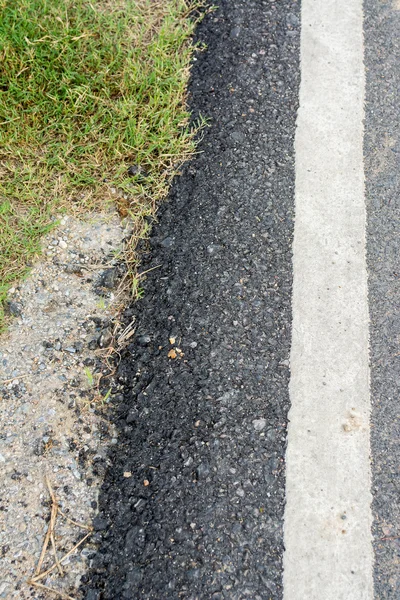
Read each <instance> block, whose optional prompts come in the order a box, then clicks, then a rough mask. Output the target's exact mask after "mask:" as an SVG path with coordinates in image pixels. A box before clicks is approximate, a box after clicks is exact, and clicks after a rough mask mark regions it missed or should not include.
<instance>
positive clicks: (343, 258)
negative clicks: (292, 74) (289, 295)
mask: <svg viewBox="0 0 400 600" xmlns="http://www.w3.org/2000/svg"><path fill="white" fill-rule="evenodd" d="M363 102H364V65H363V12H362V0H302V33H301V86H300V109H299V114H298V123H297V132H296V141H295V147H296V218H295V234H294V256H293V269H294V288H293V334H292V349H291V383H290V395H291V402H292V408H291V410H290V414H289V418H290V423H289V429H288V448H287V470H286V492H287V504H286V510H285V547H286V551H285V556H284V575H283V581H284V599H285V600H370V599H372V598H373V581H372V564H373V554H372V543H371V542H372V540H371V508H370V505H371V493H370V460H369V454H370V446H369V413H370V398H369V366H368V301H367V270H366V260H365V225H366V224H365V220H366V216H365V204H364V170H363V117H364V112H363Z"/></svg>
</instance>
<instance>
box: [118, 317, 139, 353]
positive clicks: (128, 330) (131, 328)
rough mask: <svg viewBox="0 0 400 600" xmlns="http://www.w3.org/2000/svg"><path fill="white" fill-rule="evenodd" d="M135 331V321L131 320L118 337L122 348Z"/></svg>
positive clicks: (119, 345)
mask: <svg viewBox="0 0 400 600" xmlns="http://www.w3.org/2000/svg"><path fill="white" fill-rule="evenodd" d="M135 331H136V328H135V322H134V321H131V323H129V325H127V326H126V327H125V329H124V330H123V331H122V333H121V334H120V335H119V336H118V337H117V343H118V347H119V348H121V346H123V345H124V344H125V343H126V342H127V341H128V340H129V338H131V337H132V336H133V334H134V333H135Z"/></svg>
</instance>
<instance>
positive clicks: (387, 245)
mask: <svg viewBox="0 0 400 600" xmlns="http://www.w3.org/2000/svg"><path fill="white" fill-rule="evenodd" d="M364 8H365V48H366V49H365V63H366V85H367V87H366V120H365V144H364V152H365V163H366V164H365V167H366V197H367V211H368V232H367V250H368V267H369V300H370V317H371V326H370V337H371V341H370V344H371V394H372V403H373V406H372V422H371V424H372V428H371V444H372V458H373V488H372V492H373V498H374V500H373V514H374V526H373V535H374V550H375V572H374V579H375V596H376V598H379V599H380V600H383V599H384V598H387V599H389V598H390V599H391V600H393V599H394V598H399V597H400V561H399V558H400V539H399V537H398V536H399V523H400V481H399V477H398V472H399V467H400V447H399V443H398V440H399V435H400V403H399V386H400V363H399V360H400V355H399V342H400V314H399V306H400V279H399V225H400V113H399V99H398V90H399V87H400V54H399V41H398V32H399V28H400V4H399V3H398V2H397V3H396V2H378V1H377V0H366V1H365V6H364Z"/></svg>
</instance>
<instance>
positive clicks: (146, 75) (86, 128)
mask: <svg viewBox="0 0 400 600" xmlns="http://www.w3.org/2000/svg"><path fill="white" fill-rule="evenodd" d="M201 4H202V0H199V1H198V0H134V1H133V0H113V1H111V0H99V1H95V0H93V2H90V1H88V0H0V14H1V19H0V328H1V326H2V325H3V324H4V314H3V313H2V312H1V311H2V309H1V306H2V304H4V300H5V298H6V294H7V290H8V289H9V287H10V286H11V285H12V284H13V282H14V281H15V280H16V279H18V278H20V277H21V276H23V275H24V274H25V273H26V269H27V264H28V263H29V260H30V259H32V257H33V255H35V254H36V253H37V252H38V251H39V248H40V238H41V236H42V235H43V234H44V233H46V232H47V231H48V230H49V228H51V226H52V225H53V224H54V219H53V216H54V214H55V211H56V210H57V211H60V209H62V210H63V209H65V210H68V211H71V210H82V208H83V209H84V210H89V209H96V208H97V209H99V208H100V209H102V208H105V207H107V205H109V204H110V203H111V202H116V203H117V207H118V209H119V211H120V213H121V215H123V216H125V215H130V216H131V217H132V218H133V219H134V223H135V232H134V237H133V240H132V247H131V251H130V252H129V253H128V260H129V261H130V265H131V269H132V272H134V270H135V265H136V255H135V253H134V246H135V240H137V239H139V238H141V237H143V236H145V235H146V234H147V227H148V226H147V225H146V217H147V216H152V215H154V213H155V209H156V205H157V203H158V202H159V201H160V199H162V198H163V197H164V196H165V195H166V193H167V191H168V187H169V184H170V181H171V178H172V176H173V174H174V169H176V167H177V165H178V164H179V163H180V162H181V161H183V160H185V159H186V158H187V157H188V156H190V155H191V154H192V153H193V151H194V148H195V146H194V135H195V130H196V128H193V127H189V114H188V111H187V108H186V104H185V100H186V86H187V81H188V77H189V67H190V62H191V58H192V53H193V50H194V48H193V45H192V44H191V41H190V40H191V36H192V34H193V31H194V27H195V24H196V19H197V18H198V17H197V16H196V17H194V16H193V15H194V14H195V11H197V10H198V9H199V8H200V5H201ZM196 14H197V13H196ZM199 125H200V124H199ZM133 287H135V285H134V286H133Z"/></svg>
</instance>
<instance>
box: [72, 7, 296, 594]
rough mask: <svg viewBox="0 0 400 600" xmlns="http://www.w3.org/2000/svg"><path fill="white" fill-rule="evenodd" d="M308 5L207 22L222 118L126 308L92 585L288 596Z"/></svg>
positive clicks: (105, 590)
mask: <svg viewBox="0 0 400 600" xmlns="http://www.w3.org/2000/svg"><path fill="white" fill-rule="evenodd" d="M298 23H299V6H298V3H296V2H294V1H292V0H282V1H281V2H279V3H278V2H269V1H268V2H267V1H265V2H263V1H261V0H257V1H255V0H246V2H243V1H240V0H229V1H228V0H221V1H220V2H219V9H218V10H217V11H216V12H213V13H210V14H208V15H207V17H206V19H205V21H204V22H203V24H202V25H201V26H200V27H199V31H198V38H199V39H200V40H201V41H204V42H205V43H206V44H207V47H208V49H207V51H206V52H203V53H199V54H198V55H197V57H196V58H197V60H196V61H195V65H194V69H193V77H192V82H191V86H190V104H191V108H192V110H193V111H194V117H195V118H196V116H197V115H198V114H200V113H201V114H203V115H204V116H206V117H208V118H209V119H210V127H209V128H207V129H206V130H205V132H204V139H203V141H202V143H201V145H200V151H201V153H200V154H199V155H198V156H197V157H196V159H195V160H194V161H192V163H191V164H188V165H186V166H185V167H184V168H183V169H182V176H181V177H180V178H178V179H177V180H176V181H175V184H174V187H173V190H172V193H171V196H170V201H169V203H167V204H166V205H165V206H164V207H163V209H162V210H161V212H160V216H159V222H158V224H157V226H156V227H155V228H154V231H153V235H152V238H151V252H150V253H149V254H147V255H145V256H144V260H143V269H144V270H147V269H151V268H152V267H156V266H157V268H156V269H154V270H152V271H149V273H148V277H147V281H146V282H145V284H144V288H145V294H144V298H143V299H142V300H141V301H140V302H139V303H138V304H137V305H135V306H133V307H131V308H129V309H128V310H127V311H126V313H125V316H126V318H127V319H128V320H129V319H131V318H132V317H135V318H136V319H137V335H136V337H135V339H134V341H133V343H132V344H131V345H130V346H129V349H128V351H127V352H125V353H124V354H123V357H122V363H121V364H120V368H119V371H118V375H117V379H118V381H119V382H120V383H121V385H124V386H125V387H124V394H123V397H121V398H119V399H118V401H115V402H114V403H113V409H114V410H113V419H114V422H115V425H116V427H117V428H118V431H119V440H118V444H116V445H115V446H113V447H112V449H110V452H109V455H108V457H109V460H110V461H111V465H112V466H111V467H110V468H108V470H107V472H106V475H105V480H104V484H103V487H102V490H101V494H100V497H99V508H100V512H99V516H100V518H101V521H100V524H101V528H100V529H98V532H97V534H96V535H98V537H96V539H97V540H98V552H97V554H96V556H95V558H94V559H93V561H92V567H91V570H90V572H89V573H88V574H87V576H85V577H84V580H83V581H84V585H83V586H82V591H83V592H84V594H85V597H86V600H90V599H92V598H95V597H96V593H99V594H100V593H101V598H102V599H104V600H105V599H115V598H118V599H120V598H121V599H123V598H130V599H132V598H149V599H150V598H153V599H157V600H159V599H160V598H163V600H167V599H168V598H171V599H176V598H185V599H193V600H194V599H197V598H199V599H200V598H210V599H211V598H212V599H213V600H217V599H222V598H226V599H228V598H229V600H239V599H240V600H242V599H244V598H251V599H252V600H259V599H262V600H264V599H265V600H267V599H270V598H274V600H279V599H280V598H282V552H283V522H282V520H283V508H284V483H285V482H284V470H285V465H284V453H285V445H286V427H287V411H288V408H289V395H288V381H289V363H288V359H289V346H290V322H291V309H290V301H291V287H292V271H291V244H292V234H293V214H294V206H293V195H294V150H293V140H294V131H295V118H296V110H297V102H298V85H299V26H298Z"/></svg>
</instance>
